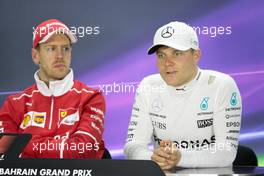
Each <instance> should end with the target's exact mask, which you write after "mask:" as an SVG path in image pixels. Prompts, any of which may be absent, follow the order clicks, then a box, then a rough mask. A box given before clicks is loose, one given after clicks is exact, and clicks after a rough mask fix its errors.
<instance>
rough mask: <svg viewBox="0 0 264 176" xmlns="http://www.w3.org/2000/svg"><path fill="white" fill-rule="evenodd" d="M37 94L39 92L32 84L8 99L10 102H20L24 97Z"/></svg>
mask: <svg viewBox="0 0 264 176" xmlns="http://www.w3.org/2000/svg"><path fill="white" fill-rule="evenodd" d="M37 92H39V90H38V88H37V86H36V84H33V85H31V86H30V87H27V88H25V89H24V90H22V91H19V92H17V93H15V94H12V95H10V96H9V99H11V100H20V99H22V98H24V97H32V95H33V94H34V93H37Z"/></svg>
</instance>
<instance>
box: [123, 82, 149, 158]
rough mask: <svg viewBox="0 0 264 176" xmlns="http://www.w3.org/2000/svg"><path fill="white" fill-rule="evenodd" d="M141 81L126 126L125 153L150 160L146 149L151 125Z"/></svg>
mask: <svg viewBox="0 0 264 176" xmlns="http://www.w3.org/2000/svg"><path fill="white" fill-rule="evenodd" d="M147 93H149V92H144V84H143V81H142V82H141V83H140V86H139V88H138V89H137V92H136V97H135V102H134V105H133V110H132V115H131V120H130V123H129V127H128V134H127V142H126V144H125V150H124V152H125V155H126V157H127V158H128V159H146V160H150V159H151V155H152V152H151V151H150V150H149V149H148V144H149V143H150V142H151V136H152V134H153V127H152V123H151V120H150V118H149V115H148V113H147V102H146V99H145V98H144V95H145V94H147Z"/></svg>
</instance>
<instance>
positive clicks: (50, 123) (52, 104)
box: [49, 95, 54, 130]
mask: <svg viewBox="0 0 264 176" xmlns="http://www.w3.org/2000/svg"><path fill="white" fill-rule="evenodd" d="M53 106H54V97H53V95H52V96H51V105H50V122H49V130H50V129H51V125H52V121H53V120H52V116H53Z"/></svg>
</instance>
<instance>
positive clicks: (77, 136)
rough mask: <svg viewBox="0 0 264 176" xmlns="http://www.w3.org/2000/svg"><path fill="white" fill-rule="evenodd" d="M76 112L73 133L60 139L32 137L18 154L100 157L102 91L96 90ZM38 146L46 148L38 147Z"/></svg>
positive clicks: (41, 156) (102, 150) (103, 109)
mask: <svg viewBox="0 0 264 176" xmlns="http://www.w3.org/2000/svg"><path fill="white" fill-rule="evenodd" d="M79 113H80V122H79V125H78V128H77V130H76V131H75V132H74V133H73V134H71V135H70V136H68V137H62V138H60V139H54V138H53V137H42V138H40V136H34V137H33V138H32V139H31V141H30V143H29V144H28V145H27V147H26V149H25V150H24V152H23V153H22V157H34V158H96V159H100V158H102V155H103V153H104V142H103V140H102V135H103V131H104V113H105V101H104V98H103V96H102V94H101V93H100V92H96V93H95V94H94V95H93V96H92V97H91V98H89V99H88V100H87V101H86V102H85V103H84V104H83V106H82V108H80V112H79ZM37 145H38V146H37ZM40 145H42V146H40ZM48 146H49V148H48ZM41 147H42V148H45V149H48V150H40V149H41ZM37 148H38V149H37Z"/></svg>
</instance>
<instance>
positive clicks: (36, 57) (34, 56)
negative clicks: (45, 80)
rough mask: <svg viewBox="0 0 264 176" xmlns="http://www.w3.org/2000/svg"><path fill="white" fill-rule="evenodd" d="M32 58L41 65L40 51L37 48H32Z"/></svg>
mask: <svg viewBox="0 0 264 176" xmlns="http://www.w3.org/2000/svg"><path fill="white" fill-rule="evenodd" d="M31 55H32V60H33V62H34V63H35V64H36V65H39V62H40V59H39V51H38V50H37V49H35V48H32V50H31Z"/></svg>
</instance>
